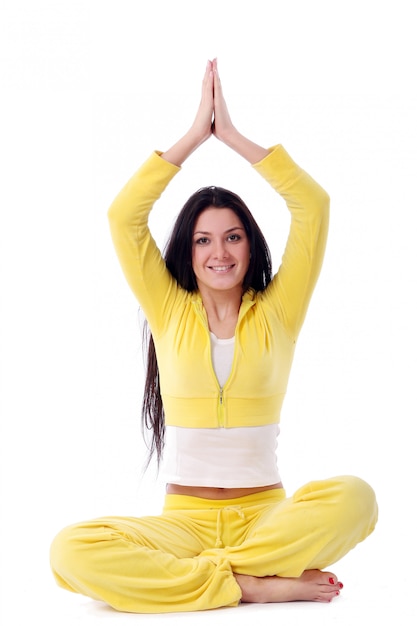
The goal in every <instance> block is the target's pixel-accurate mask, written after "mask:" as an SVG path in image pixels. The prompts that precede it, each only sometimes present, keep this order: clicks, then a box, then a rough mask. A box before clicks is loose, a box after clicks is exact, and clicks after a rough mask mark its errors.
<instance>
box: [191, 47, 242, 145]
mask: <svg viewBox="0 0 417 626" xmlns="http://www.w3.org/2000/svg"><path fill="white" fill-rule="evenodd" d="M193 131H194V132H195V133H196V137H198V138H199V140H200V141H199V143H200V144H201V143H203V142H204V141H206V140H207V139H209V137H210V136H211V135H212V134H213V135H214V136H215V137H217V139H219V140H220V141H224V142H225V143H227V139H228V137H230V135H232V134H233V132H236V129H235V128H234V126H233V124H232V121H231V119H230V115H229V111H228V110H227V105H226V101H225V99H224V96H223V91H222V86H221V82H220V78H219V72H218V69H217V59H213V61H208V62H207V66H206V71H205V74H204V79H203V86H202V92H201V102H200V106H199V108H198V111H197V115H196V118H195V120H194V124H193V125H192V127H191V132H193Z"/></svg>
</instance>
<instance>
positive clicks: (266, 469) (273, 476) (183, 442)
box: [163, 333, 280, 489]
mask: <svg viewBox="0 0 417 626" xmlns="http://www.w3.org/2000/svg"><path fill="white" fill-rule="evenodd" d="M210 338H211V355H212V361H213V368H214V371H215V374H216V376H217V380H218V381H219V385H220V386H221V387H223V385H224V384H225V383H226V381H227V378H228V376H229V373H230V370H231V367H232V361H233V352H234V337H232V338H230V339H218V338H217V337H216V336H215V335H214V334H213V333H210ZM278 434H279V425H278V424H268V425H267V426H251V427H241V428H240V427H239V428H183V427H180V426H167V427H166V442H165V449H164V462H163V476H164V479H165V480H166V482H168V483H174V484H177V485H188V486H193V487H222V488H229V489H231V488H234V487H262V486H264V485H273V484H275V483H277V482H280V476H279V472H278V467H277V456H276V449H277V437H278Z"/></svg>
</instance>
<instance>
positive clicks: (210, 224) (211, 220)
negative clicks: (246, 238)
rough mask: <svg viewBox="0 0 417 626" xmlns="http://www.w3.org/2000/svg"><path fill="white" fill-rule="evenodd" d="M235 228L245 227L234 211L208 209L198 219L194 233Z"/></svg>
mask: <svg viewBox="0 0 417 626" xmlns="http://www.w3.org/2000/svg"><path fill="white" fill-rule="evenodd" d="M235 227H243V224H242V222H241V221H240V218H239V217H238V216H237V215H236V213H235V212H234V211H233V210H232V209H229V208H219V207H207V209H204V211H202V212H201V213H200V215H199V216H198V217H197V219H196V221H195V224H194V232H196V231H204V232H213V231H215V230H220V231H223V230H227V229H229V228H235Z"/></svg>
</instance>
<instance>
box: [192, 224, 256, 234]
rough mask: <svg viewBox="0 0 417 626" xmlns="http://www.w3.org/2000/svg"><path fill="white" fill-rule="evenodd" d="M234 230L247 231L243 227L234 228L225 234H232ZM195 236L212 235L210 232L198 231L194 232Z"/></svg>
mask: <svg viewBox="0 0 417 626" xmlns="http://www.w3.org/2000/svg"><path fill="white" fill-rule="evenodd" d="M234 230H245V229H244V228H243V226H232V228H228V229H227V230H225V231H224V234H227V233H231V232H232V231H234ZM194 235H211V233H210V232H209V231H208V230H196V231H194Z"/></svg>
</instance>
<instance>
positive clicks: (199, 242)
mask: <svg viewBox="0 0 417 626" xmlns="http://www.w3.org/2000/svg"><path fill="white" fill-rule="evenodd" d="M194 243H195V244H196V245H197V246H204V245H206V244H208V243H209V240H208V238H207V237H199V238H198V239H196V240H195V242H194Z"/></svg>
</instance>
